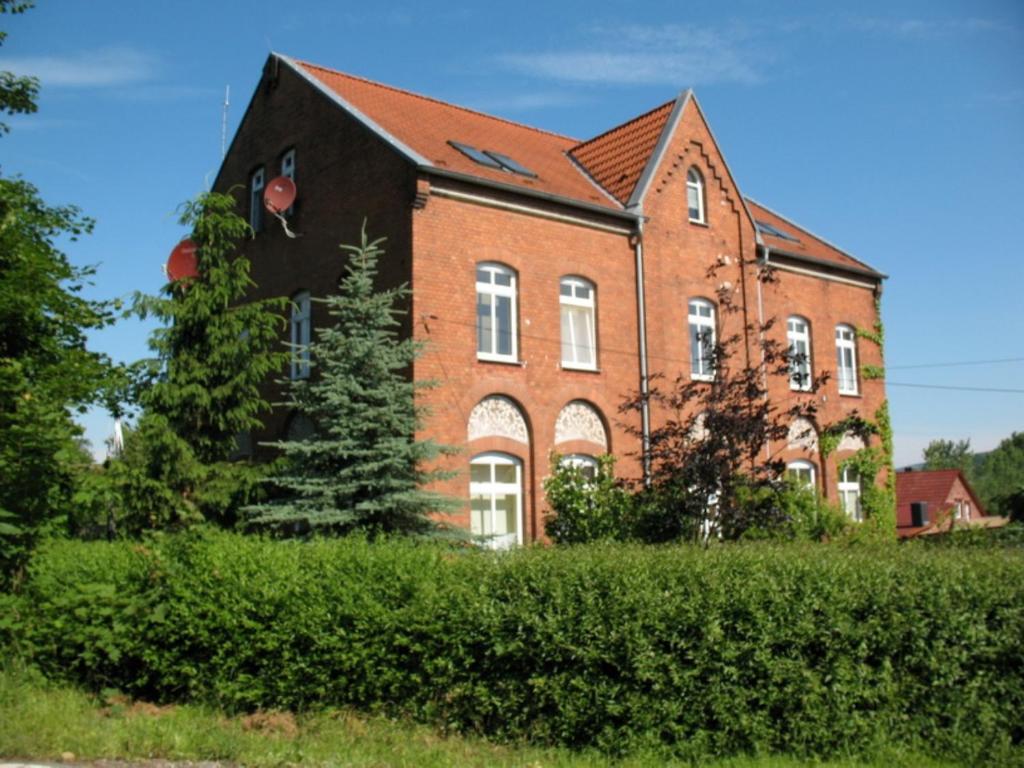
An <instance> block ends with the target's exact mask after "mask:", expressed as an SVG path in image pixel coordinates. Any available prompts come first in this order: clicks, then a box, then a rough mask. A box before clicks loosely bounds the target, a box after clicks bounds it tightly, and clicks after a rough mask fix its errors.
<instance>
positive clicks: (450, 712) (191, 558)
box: [5, 532, 1024, 763]
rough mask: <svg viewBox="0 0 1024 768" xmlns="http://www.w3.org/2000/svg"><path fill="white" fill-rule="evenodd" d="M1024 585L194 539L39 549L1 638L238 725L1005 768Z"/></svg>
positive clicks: (773, 567)
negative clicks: (301, 716) (399, 729)
mask: <svg viewBox="0 0 1024 768" xmlns="http://www.w3.org/2000/svg"><path fill="white" fill-rule="evenodd" d="M1022 577H1024V560H1022V559H1021V557H1020V555H1019V553H1018V552H1015V551H1006V550H995V551H981V550H975V551H968V552H964V551H956V550H949V551H946V550H938V549H925V548H893V547H875V546H863V547H821V546H809V545H786V546H782V545H777V544H765V543H755V544H743V545H725V546H715V547H711V548H710V549H707V550H702V549H700V548H696V547H686V546H665V547H642V546H635V545H623V544H605V545H595V546H577V547H556V548H547V549H539V548H535V549H526V550H520V551H515V552H506V553H491V552H480V551H476V550H473V549H470V548H465V549H457V548H445V547H442V546H439V545H436V544H424V543H418V544H417V543H415V542H409V541H396V542H378V543H369V542H367V541H365V540H361V539H358V538H354V539H353V538H349V539H339V540H324V539H319V540H318V539H314V540H311V541H308V542H299V541H288V542H280V541H268V540H263V539H259V538H254V537H241V536H236V535H230V534H224V533H206V532H191V533H187V534H181V535H175V536H165V537H162V538H155V539H153V540H152V541H150V542H147V543H145V544H138V543H127V542H118V543H106V542H92V543H83V542H54V543H50V544H48V545H46V547H45V548H44V549H43V551H42V552H41V553H40V554H39V555H38V556H37V557H36V558H35V560H34V561H33V563H32V565H31V569H30V575H29V578H28V580H27V582H26V583H25V585H24V589H23V591H22V592H21V594H20V596H19V597H18V598H17V600H16V601H12V602H16V605H15V606H14V608H13V610H12V611H10V612H8V614H7V615H8V617H10V616H14V617H16V618H15V620H14V621H13V623H14V624H16V626H13V627H12V626H9V627H8V629H7V630H6V636H7V638H8V644H9V647H8V650H9V651H11V652H16V653H20V654H21V655H23V656H26V657H29V658H30V659H31V660H32V661H33V662H34V663H35V664H37V665H38V666H39V667H40V668H41V669H43V670H44V671H45V672H46V673H47V674H48V675H49V676H51V677H54V678H64V679H70V680H72V681H74V682H76V683H81V684H84V685H86V686H89V687H91V688H93V689H97V690H99V689H105V688H117V689H120V690H122V691H124V692H126V693H130V694H132V695H134V696H139V697H145V698H149V699H154V700H158V701H185V700H188V701H200V702H205V703H209V704H213V705H216V706H219V707H221V708H224V709H226V710H229V711H239V710H253V709H259V708H261V709H266V708H287V709H292V710H307V709H314V708H324V707H334V706H356V707H359V708H363V709H366V710H377V711H384V712H388V713H391V714H395V715H404V716H411V717H414V718H417V719H420V720H425V721H428V722H433V723H437V724H440V725H441V726H442V727H444V728H446V729H450V730H453V731H461V732H470V733H479V734H483V735H486V736H488V737H491V738H495V739H499V740H528V741H532V742H537V743H543V744H562V745H569V746H573V747H584V746H596V747H598V748H600V749H602V750H605V751H607V752H609V753H614V754H622V753H629V752H632V751H634V750H640V749H651V748H653V749H657V750H664V751H665V753H666V754H672V755H675V756H677V757H682V758H690V759H693V760H700V759H703V758H705V757H707V756H710V755H730V754H739V753H752V752H758V753H787V754H792V755H798V756H805V757H808V756H816V757H828V756H837V755H850V754H869V753H871V752H872V750H874V749H875V748H877V747H879V746H880V745H882V744H898V745H907V746H908V747H910V748H914V749H924V750H925V751H927V752H931V753H934V754H941V755H943V756H947V757H948V756H950V755H954V756H956V757H957V758H958V759H961V760H964V761H967V762H970V763H977V762H978V761H987V762H992V761H997V762H998V761H1000V760H1003V761H1005V762H1008V763H1009V762H1012V761H1013V760H1014V759H1017V760H1019V759H1020V757H1021V755H1022V752H1021V750H1022V741H1024V730H1022V725H1021V719H1020V713H1021V711H1024V645H1022V643H1021V641H1020V640H1021V637H1024V578H1022ZM5 605H6V604H5ZM10 623H11V622H10V621H9V624H10Z"/></svg>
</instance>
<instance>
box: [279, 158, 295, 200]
mask: <svg viewBox="0 0 1024 768" xmlns="http://www.w3.org/2000/svg"><path fill="white" fill-rule="evenodd" d="M281 175H282V176H284V177H285V178H287V179H291V180H292V181H295V147H292V148H291V149H289V150H288V151H287V152H285V153H284V154H283V155H281ZM294 212H295V206H294V205H290V206H288V210H287V211H285V212H284V215H285V216H291V215H292V214H293V213H294Z"/></svg>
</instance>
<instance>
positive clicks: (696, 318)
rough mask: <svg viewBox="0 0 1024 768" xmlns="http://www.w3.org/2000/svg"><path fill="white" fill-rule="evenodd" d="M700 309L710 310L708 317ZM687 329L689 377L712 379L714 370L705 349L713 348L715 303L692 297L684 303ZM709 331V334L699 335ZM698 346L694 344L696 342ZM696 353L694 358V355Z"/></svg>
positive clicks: (704, 379) (715, 332)
mask: <svg viewBox="0 0 1024 768" xmlns="http://www.w3.org/2000/svg"><path fill="white" fill-rule="evenodd" d="M701 309H708V310H710V317H707V316H704V315H702V314H700V310H701ZM686 314H687V331H688V332H689V336H688V338H689V340H690V378H691V379H696V380H698V381H714V379H715V371H714V368H713V367H712V361H711V360H710V359H708V355H707V350H708V349H713V348H714V346H715V339H716V334H717V331H716V329H715V305H714V304H713V303H712V302H710V301H708V300H707V299H701V298H694V299H690V300H689V301H688V302H687V303H686ZM708 331H710V336H708V337H707V338H706V339H704V340H701V339H700V336H701V335H703V334H706V333H707V332H708ZM698 342H699V343H700V346H695V345H696V344H697V343H698ZM695 354H696V360H695V359H694V355H695Z"/></svg>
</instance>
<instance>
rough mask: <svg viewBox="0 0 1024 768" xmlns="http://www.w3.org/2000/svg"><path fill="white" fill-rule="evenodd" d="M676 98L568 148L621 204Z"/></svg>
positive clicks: (654, 145)
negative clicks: (570, 148)
mask: <svg viewBox="0 0 1024 768" xmlns="http://www.w3.org/2000/svg"><path fill="white" fill-rule="evenodd" d="M677 101H678V100H677V99H673V100H672V101H668V102H665V103H664V104H662V105H661V106H660V107H655V108H654V109H652V110H651V111H650V112H647V113H645V114H643V115H640V116H639V117H635V118H633V119H632V120H630V121H629V122H626V123H623V124H622V125H619V126H617V127H615V128H612V129H611V130H610V131H605V132H604V133H602V134H601V135H600V136H596V137H594V138H593V139H590V140H588V141H585V142H583V143H582V144H578V145H577V146H575V147H573V148H572V150H571V154H572V156H573V157H574V158H575V159H576V160H577V161H579V163H580V165H582V166H583V167H584V168H586V170H587V171H588V172H589V173H590V175H591V176H592V177H593V178H594V180H595V181H597V183H598V184H600V185H601V186H602V187H604V188H605V189H606V190H608V192H609V193H610V194H611V195H612V196H613V197H614V198H615V199H616V200H618V201H619V202H620V203H622V204H623V205H625V204H627V203H628V202H629V199H630V197H631V196H632V195H633V191H634V190H635V189H636V185H637V183H638V182H639V181H640V176H641V174H642V173H643V172H644V169H645V168H646V167H647V164H648V161H649V160H650V159H651V155H652V154H654V149H655V147H656V146H657V145H658V140H659V139H660V138H661V136H662V134H663V133H664V131H665V125H666V123H668V121H669V117H670V116H671V115H672V110H673V108H674V107H675V105H676V102H677Z"/></svg>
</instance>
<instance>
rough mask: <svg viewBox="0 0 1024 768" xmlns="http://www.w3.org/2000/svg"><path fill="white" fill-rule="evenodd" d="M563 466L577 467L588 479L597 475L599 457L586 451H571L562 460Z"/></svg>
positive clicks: (590, 479)
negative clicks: (596, 457)
mask: <svg viewBox="0 0 1024 768" xmlns="http://www.w3.org/2000/svg"><path fill="white" fill-rule="evenodd" d="M560 463H561V465H562V466H563V467H576V468H577V469H578V470H579V471H580V474H581V475H583V477H584V478H585V479H586V480H587V481H592V480H593V479H594V478H596V477H597V459H595V458H594V457H593V456H587V455H586V454H585V453H570V454H568V455H567V456H563V457H562V460H561V462H560Z"/></svg>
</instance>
